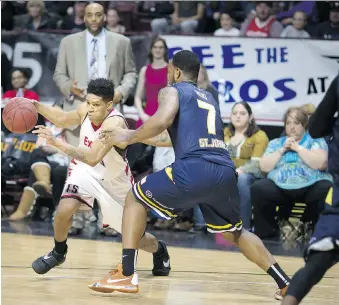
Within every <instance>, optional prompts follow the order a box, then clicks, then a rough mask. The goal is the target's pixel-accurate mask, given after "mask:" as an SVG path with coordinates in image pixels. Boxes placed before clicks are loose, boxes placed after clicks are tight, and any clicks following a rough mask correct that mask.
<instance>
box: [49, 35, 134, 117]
mask: <svg viewBox="0 0 339 305" xmlns="http://www.w3.org/2000/svg"><path fill="white" fill-rule="evenodd" d="M106 71H107V75H108V79H110V80H112V81H113V83H114V86H115V90H117V91H119V92H120V93H121V94H122V102H125V101H126V99H127V97H128V95H129V94H130V92H131V91H132V90H133V88H134V86H135V83H136V78H137V72H136V67H135V63H134V57H133V53H132V46H131V42H130V40H129V39H128V38H127V37H125V36H123V35H120V34H117V33H113V32H108V31H106ZM53 78H54V81H55V83H56V85H57V86H58V88H59V89H60V91H61V92H62V94H63V95H64V97H65V98H66V101H65V103H64V109H65V110H66V111H67V110H73V109H75V108H76V107H77V105H78V104H79V103H81V102H82V101H81V100H79V99H78V98H74V100H73V99H71V94H72V93H71V87H72V82H73V81H74V80H76V81H78V85H77V86H78V87H79V88H87V84H88V82H89V79H88V66H87V52H86V31H83V32H80V33H76V34H71V35H68V36H66V37H65V38H63V39H62V40H61V43H60V47H59V53H58V60H57V64H56V67H55V71H54V75H53Z"/></svg>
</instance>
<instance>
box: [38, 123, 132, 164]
mask: <svg viewBox="0 0 339 305" xmlns="http://www.w3.org/2000/svg"><path fill="white" fill-rule="evenodd" d="M114 126H115V128H117V129H118V128H120V129H121V130H123V128H126V124H125V122H124V120H123V119H122V118H120V117H112V118H109V119H108V120H107V121H105V122H104V124H103V128H107V127H109V128H114ZM33 133H35V134H38V135H39V137H42V138H45V139H47V143H48V144H49V145H52V146H54V147H56V148H58V149H59V150H61V151H62V152H63V153H65V154H67V155H69V156H71V157H73V158H74V159H76V160H78V161H81V162H84V163H86V164H88V165H89V166H96V165H97V164H98V163H99V162H101V161H102V159H103V158H104V157H105V156H106V154H107V153H108V152H109V151H110V150H111V149H112V146H113V145H110V146H108V145H106V146H104V145H103V144H102V143H101V141H100V140H96V141H95V142H93V143H92V145H91V147H89V148H87V147H75V146H73V145H70V144H68V143H65V142H63V141H61V140H59V139H56V138H55V137H54V136H53V134H52V132H51V130H50V129H49V128H47V127H45V126H37V129H36V130H33ZM117 146H118V145H117ZM124 147H125V146H124ZM124 147H120V148H124Z"/></svg>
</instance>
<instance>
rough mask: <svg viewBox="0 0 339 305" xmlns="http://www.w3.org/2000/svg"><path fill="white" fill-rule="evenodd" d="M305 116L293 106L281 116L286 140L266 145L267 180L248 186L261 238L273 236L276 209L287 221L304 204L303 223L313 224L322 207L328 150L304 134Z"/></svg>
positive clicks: (328, 177)
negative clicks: (295, 206) (291, 213)
mask: <svg viewBox="0 0 339 305" xmlns="http://www.w3.org/2000/svg"><path fill="white" fill-rule="evenodd" d="M307 123H308V116H307V113H306V112H304V111H303V110H302V109H301V108H297V107H292V108H289V109H288V110H287V112H286V113H285V115H284V125H285V131H286V137H281V138H277V139H274V140H272V141H270V142H269V144H268V146H267V148H266V151H265V154H264V156H263V157H262V158H261V160H260V168H261V170H262V171H263V172H265V173H267V179H261V180H258V181H256V182H255V183H254V184H253V185H252V187H251V196H252V203H253V206H254V225H255V231H256V233H257V234H258V235H259V236H260V237H276V236H277V234H278V223H277V221H276V218H275V216H276V207H277V206H279V207H280V209H281V211H280V212H279V213H280V214H281V216H282V217H283V218H288V215H289V213H290V210H291V209H292V207H293V205H294V203H296V202H303V203H306V205H307V209H306V212H305V213H304V215H303V218H302V221H303V222H306V221H312V220H313V221H315V220H316V218H317V216H318V215H319V213H320V212H321V211H322V209H323V207H324V202H325V197H326V195H327V193H328V190H329V188H330V187H331V185H332V176H331V175H330V174H328V173H327V172H326V168H327V160H328V147H327V144H326V142H325V140H324V139H322V138H320V139H312V138H311V136H310V135H309V133H308V132H307Z"/></svg>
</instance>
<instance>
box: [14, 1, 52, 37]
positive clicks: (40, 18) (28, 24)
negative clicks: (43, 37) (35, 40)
mask: <svg viewBox="0 0 339 305" xmlns="http://www.w3.org/2000/svg"><path fill="white" fill-rule="evenodd" d="M16 26H17V27H19V28H23V29H27V30H31V31H37V30H46V29H55V28H56V22H55V20H53V19H52V18H51V17H50V16H49V15H48V13H47V12H46V11H45V3H44V1H41V0H30V1H27V15H24V16H22V17H21V18H19V19H18V24H17V25H16Z"/></svg>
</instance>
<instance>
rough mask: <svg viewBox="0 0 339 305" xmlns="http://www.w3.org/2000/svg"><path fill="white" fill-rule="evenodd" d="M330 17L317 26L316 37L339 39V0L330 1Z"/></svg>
mask: <svg viewBox="0 0 339 305" xmlns="http://www.w3.org/2000/svg"><path fill="white" fill-rule="evenodd" d="M329 19H330V20H329V21H326V22H324V23H321V24H319V25H317V26H316V29H315V37H317V38H322V39H333V40H339V1H333V2H330V14H329Z"/></svg>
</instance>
